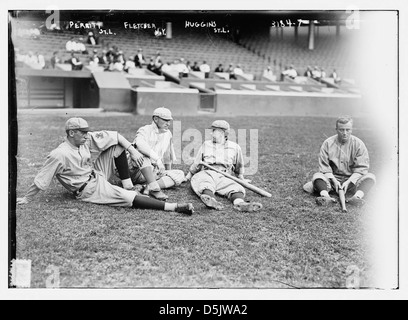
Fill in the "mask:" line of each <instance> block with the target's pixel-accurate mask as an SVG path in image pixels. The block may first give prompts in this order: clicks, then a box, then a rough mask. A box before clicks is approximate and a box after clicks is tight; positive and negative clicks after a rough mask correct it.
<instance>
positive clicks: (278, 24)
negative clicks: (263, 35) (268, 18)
mask: <svg viewBox="0 0 408 320" xmlns="http://www.w3.org/2000/svg"><path fill="white" fill-rule="evenodd" d="M298 22H299V24H298V27H300V25H301V24H302V21H301V20H300V19H299V20H298ZM295 25H296V23H294V22H292V21H291V20H290V19H286V20H285V21H283V20H279V21H272V28H281V27H292V26H293V27H294V26H295Z"/></svg>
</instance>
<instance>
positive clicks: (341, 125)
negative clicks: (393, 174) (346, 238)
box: [303, 116, 375, 206]
mask: <svg viewBox="0 0 408 320" xmlns="http://www.w3.org/2000/svg"><path fill="white" fill-rule="evenodd" d="M352 131H353V119H352V118H350V117H347V116H346V117H340V118H338V119H337V120H336V132H337V134H336V135H334V136H332V137H330V138H328V139H326V140H325V141H324V142H323V144H322V146H321V148H320V155H319V172H317V173H315V174H314V175H313V178H312V181H310V182H308V183H306V184H305V185H304V186H303V189H304V190H305V191H306V192H308V193H313V194H315V195H317V198H316V203H317V204H318V205H329V204H332V203H334V202H336V199H335V198H333V197H331V196H330V193H332V192H334V191H335V192H336V193H338V192H339V189H340V188H342V189H343V190H344V192H345V194H346V202H347V203H349V204H352V205H357V206H361V205H363V204H364V200H363V197H364V195H366V194H367V193H368V192H369V191H370V189H371V188H372V187H373V186H374V184H375V175H374V174H372V173H369V172H368V170H369V166H370V164H369V163H370V162H369V155H368V150H367V148H366V146H365V144H364V143H363V141H361V140H360V139H359V138H357V137H356V136H353V135H352V134H351V133H352Z"/></svg>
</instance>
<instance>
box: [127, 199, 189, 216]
mask: <svg viewBox="0 0 408 320" xmlns="http://www.w3.org/2000/svg"><path fill="white" fill-rule="evenodd" d="M132 207H133V208H135V209H152V210H164V211H176V212H180V213H184V214H188V215H191V214H193V212H194V207H193V205H192V204H191V203H167V202H165V201H161V200H157V199H152V198H149V197H146V196H142V195H137V196H135V198H134V199H133V202H132Z"/></svg>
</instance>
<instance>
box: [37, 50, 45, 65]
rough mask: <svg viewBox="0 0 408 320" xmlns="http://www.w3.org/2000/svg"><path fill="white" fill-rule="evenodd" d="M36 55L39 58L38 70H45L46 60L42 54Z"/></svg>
mask: <svg viewBox="0 0 408 320" xmlns="http://www.w3.org/2000/svg"><path fill="white" fill-rule="evenodd" d="M35 55H36V56H37V62H38V69H44V68H45V58H44V56H43V55H42V54H41V53H38V52H36V53H35Z"/></svg>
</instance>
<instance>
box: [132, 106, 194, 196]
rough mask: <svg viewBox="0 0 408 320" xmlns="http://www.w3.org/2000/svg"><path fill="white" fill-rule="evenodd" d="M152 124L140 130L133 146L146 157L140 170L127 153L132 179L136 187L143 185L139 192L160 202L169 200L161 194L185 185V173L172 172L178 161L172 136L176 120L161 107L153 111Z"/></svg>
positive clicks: (168, 111)
mask: <svg viewBox="0 0 408 320" xmlns="http://www.w3.org/2000/svg"><path fill="white" fill-rule="evenodd" d="M152 120H153V121H152V123H151V124H148V125H145V126H143V127H141V128H139V130H137V133H136V137H135V139H134V141H133V146H134V147H135V148H136V149H137V150H138V151H139V152H140V153H141V154H142V155H143V163H142V165H141V166H139V165H138V164H137V163H136V162H135V161H134V160H133V159H132V158H131V157H130V156H129V155H130V154H129V153H128V163H129V170H130V178H131V179H132V182H133V184H137V185H141V186H140V187H141V188H140V191H142V192H143V194H145V195H150V196H152V197H154V198H156V199H159V200H166V199H167V198H168V197H167V195H166V194H164V193H163V192H162V191H161V190H162V189H168V188H171V187H174V186H180V185H181V184H182V183H183V182H185V181H186V177H185V175H184V172H183V171H182V170H175V169H172V168H171V166H172V163H173V161H174V160H176V155H175V152H174V146H173V140H172V139H173V136H172V133H171V131H170V130H169V127H170V122H171V120H173V117H172V115H171V111H170V110H169V109H167V108H164V107H161V108H157V109H155V110H154V111H153V115H152Z"/></svg>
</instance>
